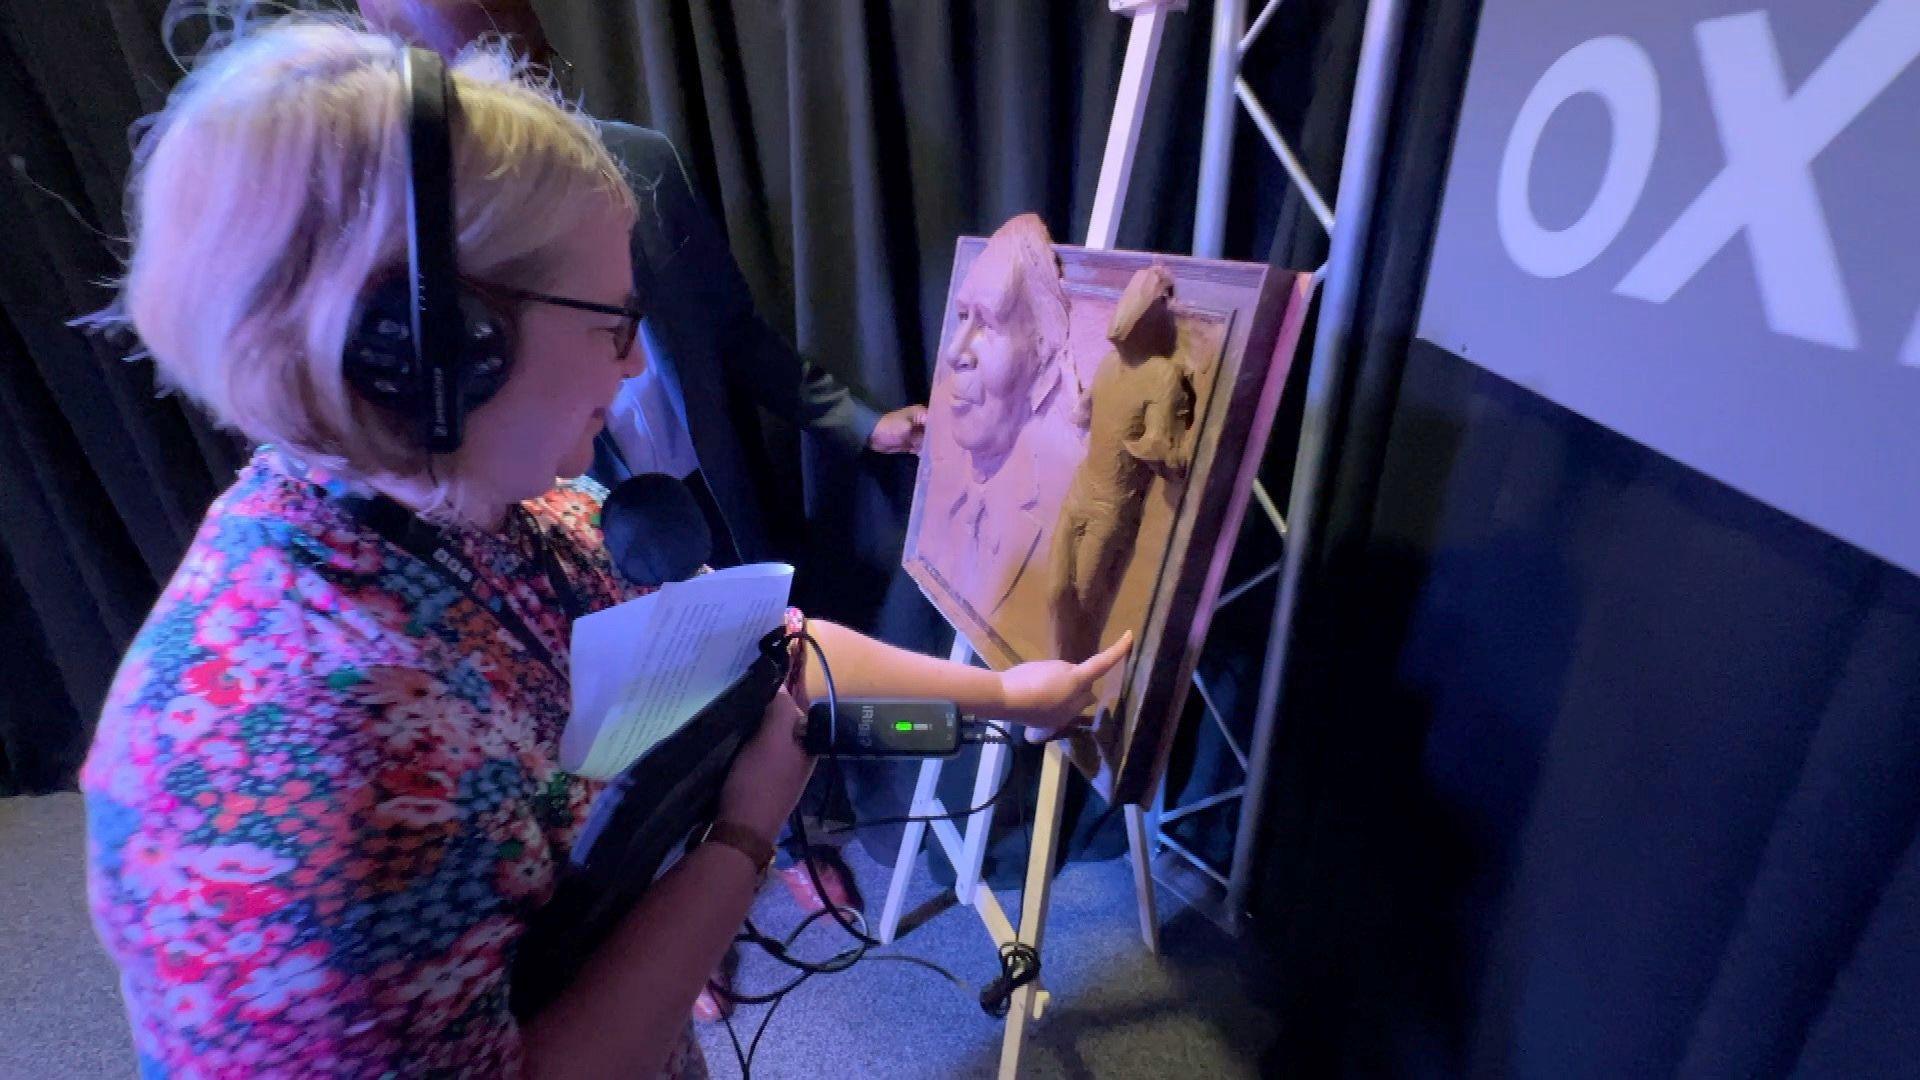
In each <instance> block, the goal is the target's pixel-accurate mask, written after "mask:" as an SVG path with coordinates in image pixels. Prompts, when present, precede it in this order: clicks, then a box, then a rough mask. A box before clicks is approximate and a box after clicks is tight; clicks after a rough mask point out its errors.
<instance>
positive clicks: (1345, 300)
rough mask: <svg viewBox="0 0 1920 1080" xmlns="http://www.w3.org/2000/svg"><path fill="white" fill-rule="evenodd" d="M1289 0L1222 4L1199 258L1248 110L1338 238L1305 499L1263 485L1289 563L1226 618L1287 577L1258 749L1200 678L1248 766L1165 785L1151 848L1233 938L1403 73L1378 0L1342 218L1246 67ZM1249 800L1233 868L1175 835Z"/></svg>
mask: <svg viewBox="0 0 1920 1080" xmlns="http://www.w3.org/2000/svg"><path fill="white" fill-rule="evenodd" d="M1282 2H1283V0H1267V3H1266V5H1265V6H1264V7H1262V8H1261V9H1260V14H1259V15H1258V16H1256V17H1255V18H1254V20H1253V24H1252V25H1251V26H1249V25H1247V24H1246V14H1247V2H1246V0H1216V3H1215V6H1214V14H1213V35H1212V40H1211V46H1210V50H1209V59H1208V68H1207V103H1206V115H1205V120H1204V122H1203V127H1202V129H1201V145H1200V184H1199V191H1198V196H1197V204H1196V207H1195V213H1194V228H1193V253H1194V254H1195V255H1201V256H1206V257H1210V258H1218V257H1219V255H1220V250H1221V242H1222V239H1223V238H1224V236H1225V233H1226V218H1227V194H1228V167H1229V165H1230V163H1231V161H1232V158H1233V137H1234V127H1235V121H1236V120H1237V119H1238V113H1239V112H1240V110H1241V109H1244V110H1245V111H1246V113H1247V117H1248V118H1249V119H1250V120H1252V121H1253V126H1254V127H1255V129H1257V130H1258V131H1259V133H1260V135H1261V137H1262V138H1263V139H1264V140H1265V141H1266V144H1267V147H1268V148H1269V149H1270V150H1272V151H1273V155H1274V156H1275V157H1276V158H1278V159H1279V160H1280V165H1281V167H1282V168H1283V169H1285V170H1286V173H1287V176H1288V178H1289V179H1290V180H1291V181H1292V183H1293V185H1294V187H1295V188H1296V189H1297V190H1298V191H1299V193H1300V196H1301V198H1302V199H1303V200H1304V201H1305V202H1306V204H1307V206H1308V207H1309V208H1310V209H1311V210H1312V212H1313V216H1314V218H1315V219H1316V220H1318V221H1319V222H1320V226H1321V227H1322V228H1324V229H1326V230H1327V232H1328V233H1329V234H1330V237H1331V242H1332V246H1331V249H1330V251H1329V253H1328V256H1327V261H1326V262H1325V263H1324V264H1322V265H1321V266H1320V267H1319V268H1318V269H1317V270H1315V271H1314V280H1315V282H1316V284H1320V285H1322V287H1323V288H1324V289H1325V290H1326V295H1325V296H1324V297H1323V298H1322V303H1321V308H1320V321H1319V323H1318V325H1317V327H1316V330H1315V335H1314V350H1313V358H1312V361H1311V367H1310V368H1309V369H1308V373H1307V400H1306V413H1305V419H1304V421H1303V423H1302V425H1301V430H1300V444H1299V452H1298V456H1297V458H1296V459H1295V460H1296V464H1295V468H1294V482H1293V490H1292V492H1291V493H1290V497H1289V499H1288V506H1287V513H1286V514H1285V515H1284V516H1283V515H1282V514H1281V513H1280V510H1279V508H1278V507H1277V506H1276V505H1275V504H1274V501H1273V498H1272V497H1271V496H1270V495H1268V493H1267V490H1266V488H1265V486H1264V485H1262V484H1260V483H1258V482H1256V483H1255V484H1254V489H1253V497H1254V500H1255V501H1256V502H1257V503H1258V504H1259V506H1260V509H1261V511H1262V512H1263V513H1264V514H1265V515H1266V518H1267V521H1268V522H1269V523H1270V524H1271V525H1272V527H1273V529H1274V531H1275V532H1277V533H1278V534H1279V536H1280V541H1281V545H1282V547H1281V556H1280V559H1279V560H1278V561H1276V562H1275V563H1273V564H1272V565H1270V566H1267V567H1265V568H1263V569H1261V570H1260V571H1259V572H1258V573H1256V574H1254V575H1253V576H1252V577H1250V578H1248V579H1247V580H1246V581H1243V582H1241V583H1240V584H1238V585H1236V586H1234V587H1233V588H1232V589H1229V590H1228V591H1227V592H1226V593H1224V594H1222V595H1221V597H1220V600H1219V603H1218V604H1217V605H1216V606H1215V608H1214V610H1215V612H1216V613H1218V611H1219V610H1220V609H1221V608H1223V607H1225V606H1226V605H1228V604H1231V603H1233V602H1235V601H1236V600H1239V599H1240V598H1242V597H1244V596H1246V595H1247V593H1248V592H1249V591H1250V590H1252V589H1253V588H1255V587H1256V586H1259V585H1261V584H1262V583H1264V582H1266V581H1267V580H1269V579H1272V578H1276V577H1277V578H1278V579H1279V587H1278V595H1277V597H1276V599H1275V603H1274V608H1273V618H1272V623H1271V626H1270V628H1269V630H1268V636H1267V643H1266V656H1265V660H1264V663H1263V664H1262V668H1261V674H1260V689H1259V694H1258V697H1257V698H1256V701H1255V706H1254V716H1253V730H1252V740H1251V743H1250V745H1249V746H1246V747H1243V746H1242V745H1241V743H1240V740H1239V739H1238V738H1237V737H1236V736H1235V735H1234V733H1233V729H1232V727H1231V726H1230V725H1229V724H1228V723H1227V721H1226V717H1225V716H1223V715H1222V714H1221V712H1220V709H1219V707H1218V706H1217V705H1216V704H1215V702H1214V698H1213V695H1212V693H1211V692H1210V691H1209V690H1208V687H1207V684H1206V682H1205V681H1204V679H1203V678H1202V677H1201V676H1200V674H1199V673H1198V672H1196V673H1195V674H1194V677H1193V684H1194V689H1195V690H1196V691H1198V692H1199V696H1200V702H1201V706H1202V710H1203V711H1204V712H1205V713H1206V715H1207V718H1208V719H1209V720H1210V721H1211V722H1212V723H1213V724H1214V726H1215V727H1216V728H1217V729H1218V731H1219V732H1220V736H1221V739H1222V741H1223V742H1224V743H1225V744H1226V747H1227V749H1228V751H1229V752H1230V753H1232V755H1233V758H1234V761H1235V762H1236V763H1237V764H1238V765H1239V769H1240V773H1241V777H1242V778H1241V781H1240V782H1239V783H1237V784H1228V785H1227V786H1225V787H1224V788H1222V789H1221V790H1219V791H1214V792H1208V793H1201V794H1198V795H1195V796H1192V797H1191V798H1190V800H1189V801H1188V802H1185V803H1182V804H1180V805H1178V806H1172V807H1169V806H1167V805H1166V785H1165V783H1164V781H1163V782H1162V784H1161V787H1160V789H1159V790H1158V791H1157V792H1156V793H1155V795H1154V800H1153V807H1152V809H1151V810H1150V811H1149V813H1148V815H1147V824H1148V837H1149V840H1148V843H1149V845H1150V846H1151V847H1152V848H1153V849H1155V853H1154V873H1155V876H1156V877H1157V878H1159V879H1160V880H1161V882H1162V883H1163V884H1165V885H1167V887H1168V888H1170V889H1173V890H1174V891H1175V892H1176V893H1179V894H1180V895H1181V897H1182V898H1183V899H1185V900H1186V901H1187V902H1188V903H1189V904H1191V905H1192V906H1193V907H1195V908H1196V909H1197V910H1199V911H1201V912H1203V913H1205V914H1206V915H1207V916H1208V917H1209V918H1211V919H1213V921H1214V922H1216V923H1218V924H1219V925H1220V926H1222V927H1223V928H1225V929H1227V930H1228V931H1229V932H1231V933H1235V934H1237V933H1239V932H1240V931H1241V930H1242V929H1244V928H1245V925H1246V915H1247V893H1248V889H1249V886H1250V884H1251V882H1252V876H1253V864H1254V854H1255V848H1256V844H1257V841H1258V838H1259V830H1260V813H1261V808H1262V806H1263V803H1264V799H1265V794H1266V783H1267V774H1268V772H1269V765H1270V762H1271V758H1272V754H1273V732H1274V726H1275V724H1276V722H1277V718H1278V715H1279V706H1280V694H1281V689H1282V687H1283V685H1284V679H1285V675H1286V659H1287V646H1288V643H1289V639H1290V638H1291V636H1292V628H1293V617H1294V612H1295V609H1296V608H1297V606H1298V603H1299V593H1300V575H1301V571H1302V559H1303V553H1304V551H1305V543H1306V541H1307V539H1308V538H1309V536H1310V534H1311V529H1312V528H1313V525H1314V522H1313V520H1312V515H1313V509H1314V506H1315V503H1316V500H1317V498H1318V491H1319V488H1320V485H1321V483H1322V481H1323V479H1324V477H1323V475H1322V474H1323V472H1324V467H1325V464H1326V460H1327V456H1326V451H1327V435H1328V432H1329V430H1330V428H1331V419H1332V415H1333V413H1334V411H1335V409H1336V408H1337V406H1338V402H1337V400H1336V397H1337V391H1338V388H1339V387H1340V386H1341V385H1342V383H1343V382H1344V378H1343V375H1344V368H1345V366H1346V353H1347V348H1346V346H1347V340H1348V334H1349V332H1350V331H1351V328H1352V323H1353V313H1354V308H1355V291H1356V289H1357V288H1358V283H1359V276H1360V271H1361V265H1360V262H1361V259H1362V258H1363V255H1364V252H1365V248H1366V239H1367V235H1368V232H1369V229H1370V227H1371V225H1372V220H1371V218H1372V213H1371V211H1372V206H1373V201H1374V185H1375V180H1376V178H1377V176H1378V169H1379V160H1380V153H1381V149H1382V147H1383V145H1384V143H1385V136H1386V120H1387V111H1388V109H1389V108H1390V105H1391V100H1392V96H1393V75H1394V67H1395V63H1396V61H1397V59H1398V56H1399V52H1400V29H1401V23H1402V19H1401V10H1400V2H1399V0H1370V2H1369V3H1368V5H1367V20H1366V29H1365V32H1364V36H1363V37H1362V39H1361V44H1360V66H1359V72H1358V74H1357V75H1356V77H1355V82H1354V93H1353V106H1352V112H1351V113H1350V115H1349V117H1348V120H1347V142H1346V148H1345V151H1344V154H1343V160H1342V164H1341V170H1340V190H1339V198H1338V205H1339V206H1341V207H1343V208H1345V210H1344V211H1343V212H1342V214H1341V215H1340V217H1339V218H1337V219H1336V218H1335V216H1334V211H1333V208H1332V207H1331V206H1329V205H1328V203H1327V200H1326V198H1325V196H1323V195H1322V194H1321V193H1320V191H1319V189H1318V188H1316V187H1315V186H1314V183H1313V179H1312V178H1311V177H1309V176H1308V175H1307V172H1306V169H1305V167H1304V166H1302V165H1301V163H1300V158H1299V155H1297V154H1295V153H1294V151H1293V147H1292V146H1291V145H1289V144H1288V142H1287V140H1286V137H1285V136H1283V135H1281V134H1280V130H1279V128H1278V127H1276V126H1275V125H1274V122H1273V118H1272V117H1271V116H1270V115H1268V113H1267V110H1266V107H1265V106H1264V105H1262V104H1261V103H1260V99H1259V98H1257V97H1256V96H1254V93H1253V88H1252V87H1251V86H1249V85H1248V84H1247V80H1246V79H1245V78H1243V77H1241V75H1240V65H1241V61H1242V60H1243V58H1244V57H1245V56H1246V54H1247V50H1248V49H1249V48H1250V47H1251V46H1252V44H1253V42H1254V40H1255V39H1256V38H1258V37H1259V36H1260V33H1261V32H1262V31H1264V30H1265V29H1266V28H1267V25H1268V24H1269V23H1270V22H1272V20H1273V17H1274V15H1275V13H1276V12H1278V11H1279V10H1280V5H1281V3H1282ZM1233 802H1238V803H1239V814H1238V819H1237V823H1236V825H1235V829H1234V844H1233V857H1232V862H1231V863H1230V864H1229V865H1228V866H1226V867H1224V868H1222V867H1220V866H1218V865H1216V864H1215V863H1214V862H1213V861H1211V860H1209V859H1207V858H1206V857H1204V856H1203V855H1201V854H1199V853H1198V852H1195V851H1193V850H1192V849H1190V848H1188V847H1187V846H1186V845H1184V844H1182V843H1181V842H1180V841H1179V840H1178V839H1177V838H1175V837H1173V836H1171V835H1169V834H1168V832H1167V831H1166V826H1168V825H1171V824H1173V823H1174V822H1176V821H1178V820H1180V819H1181V818H1185V817H1190V816H1192V815H1194V814H1198V813H1201V812H1203V811H1206V810H1211V809H1213V808H1214V807H1217V806H1221V805H1224V804H1228V803H1233Z"/></svg>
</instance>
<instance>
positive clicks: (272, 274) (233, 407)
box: [101, 16, 633, 476]
mask: <svg viewBox="0 0 1920 1080" xmlns="http://www.w3.org/2000/svg"><path fill="white" fill-rule="evenodd" d="M405 48H406V46H405V45H404V43H402V42H401V41H399V40H398V39H395V38H391V37H385V36H381V35H378V34H373V33H369V32H366V31H365V30H362V29H360V28H358V26H357V25H356V24H354V23H352V22H350V21H348V20H344V19H338V18H330V19H322V18H316V17H311V16H288V17H283V18H278V19H275V20H273V21H271V22H268V23H266V24H265V25H255V26H251V27H247V26H243V27H241V28H240V29H239V30H238V31H237V32H236V33H235V34H234V35H233V36H232V40H231V41H229V42H227V43H225V44H223V45H221V46H220V47H218V48H217V49H216V50H215V51H213V52H212V53H210V54H207V55H205V56H204V57H203V59H202V60H201V62H200V63H199V64H197V65H196V66H195V69H194V70H193V71H192V73H191V74H189V75H188V76H187V77H186V79H185V80H184V81H183V82H182V83H181V85H180V86H179V87H177V88H176V89H175V90H174V91H173V93H172V95H171V96H170V97H169V98H168V101H167V104H166V107H165V108H164V109H163V110H162V111H161V112H160V113H159V114H158V115H156V116H154V117H152V118H150V126H149V127H148V129H147V130H146V131H145V133H144V134H143V135H142V137H141V138H140V140H139V142H138V144H137V146H136V149H135V154H134V165H133V172H132V176H131V179H130V181H129V184H128V199H127V205H128V207H129V214H128V217H129V223H130V227H131V247H132V252H131V256H130V258H129V261H128V265H127V272H126V275H125V279H124V281H123V282H122V286H121V293H120V297H119V300H118V302H117V303H116V305H115V307H114V308H113V309H112V311H111V313H110V314H108V315H107V316H105V317H104V318H103V319H102V320H101V321H104V322H108V323H123V324H129V325H130V326H131V329H132V330H133V331H134V332H135V333H137V334H138V336H139V338H140V340H141V342H142V344H143V345H144V346H145V348H146V350H147V351H148V352H149V353H151V355H152V358H153V360H154V361H155V363H156V365H157V367H158V368H159V372H160V379H161V381H162V384H163V385H165V386H168V387H170V388H172V389H176V390H178V391H181V392H183V393H185V394H186V395H187V396H188V397H190V398H191V399H193V400H194V401H196V402H198V403H200V404H201V405H202V406H204V407H205V408H206V409H207V410H208V411H209V412H211V413H212V414H213V416H214V417H215V419H216V420H218V421H219V422H221V423H222V424H224V425H225V426H227V427H230V428H233V429H235V430H237V431H239V432H240V433H242V434H243V435H246V436H247V437H249V438H251V439H253V440H255V441H257V442H262V443H273V444H276V445H278V446H281V447H284V448H287V449H289V450H290V451H292V452H293V453H295V454H296V455H297V456H303V457H306V458H309V459H312V460H315V461H318V462H323V463H326V464H329V465H331V466H333V467H335V468H342V469H345V470H347V471H349V472H352V473H356V474H359V475H378V474H386V475H398V476H414V475H419V474H420V473H421V471H422V470H423V469H424V468H425V467H426V466H427V464H428V463H427V460H426V456H425V452H424V450H423V449H422V448H420V447H419V446H418V444H417V442H416V439H417V435H416V434H415V433H413V432H411V431H409V430H407V429H406V428H405V426H404V425H403V424H402V423H401V422H400V421H398V419H397V418H395V417H394V416H392V415H391V414H389V413H388V412H386V411H385V410H382V409H380V408H378V407H376V406H374V405H371V404H369V403H367V402H365V401H364V400H362V399H361V398H359V397H358V396H357V395H356V394H354V393H353V392H352V391H351V390H350V389H349V388H348V386H347V385H346V383H345V381H344V380H343V378H342V376H341V352H342V347H343V345H344V343H345V341H346V339H347V336H348V333H349V331H350V329H351V327H352V324H353V321H354V319H355V315H356V310H357V308H358V305H359V303H360V300H361V298H362V296H363V295H364V294H365V293H366V292H367V291H368V289H369V287H370V286H371V285H373V284H374V283H376V282H378V281H380V280H382V279H384V278H385V277H386V276H387V275H390V274H396V273H403V272H404V271H405V266H406V259H407V239H406V214H407V209H406V207H407V186H408V171H407V117H406V100H405V97H404V89H403V86H402V81H401V80H402V74H401V72H402V58H403V56H404V54H405ZM450 67H451V70H452V75H453V79H454V83H455V87H456V89H457V91H458V95H459V99H460V109H459V112H458V114H457V117H456V119H455V121H454V130H453V141H454V177H455V182H454V187H455V225H454V227H455V232H456V235H457V238H458V240H457V244H458V253H457V254H458V259H459V264H460V268H461V272H462V274H463V275H465V276H468V277H471V278H475V279H478V280H483V281H486V282H489V283H492V284H496V285H503V286H509V287H515V288H522V289H534V290H539V289H541V288H542V287H543V286H545V285H546V284H547V281H548V279H549V277H550V275H551V274H552V273H553V272H554V271H555V270H556V269H557V267H556V266H555V265H553V260H554V258H555V257H556V254H557V247H558V242H559V240H560V238H561V237H563V236H564V235H565V234H566V233H567V232H568V231H569V230H570V229H572V228H574V227H576V226H577V225H578V223H579V222H580V221H581V220H582V217H583V216H584V215H586V214H589V213H593V212H604V208H605V207H606V206H608V205H609V202H608V200H611V202H612V204H614V205H617V206H620V207H623V208H624V209H625V211H626V213H627V214H629V215H631V214H632V212H633V196H632V194H631V192H630V191H629V189H628V187H627V185H626V183H625V182H624V179H623V177H622V175H621V172H620V167H619V166H618V165H616V164H615V163H614V161H613V159H612V158H611V157H610V156H608V154H607V151H606V148H605V147H604V146H602V145H601V143H600V139H599V136H598V134H597V133H596V131H595V129H594V128H593V126H592V124H591V122H590V121H588V120H587V119H585V118H584V117H582V116H580V115H579V114H578V113H576V112H574V111H572V110H571V109H569V108H568V107H567V106H566V105H565V104H564V103H563V102H562V101H561V100H560V98H559V97H558V96H557V94H556V93H555V92H554V90H553V89H552V87H551V83H550V81H548V80H547V79H545V78H544V77H541V76H536V75H535V74H533V73H531V72H529V70H528V69H527V68H526V67H525V65H523V64H521V63H519V62H518V61H516V60H515V59H514V58H513V56H512V55H511V54H510V53H509V52H508V51H507V49H506V47H505V46H504V45H503V44H498V43H483V44H481V45H478V46H475V47H474V48H471V49H469V50H468V51H466V52H465V53H463V54H461V56H460V57H459V58H457V59H456V60H455V61H454V62H453V63H452V64H451V65H450Z"/></svg>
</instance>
